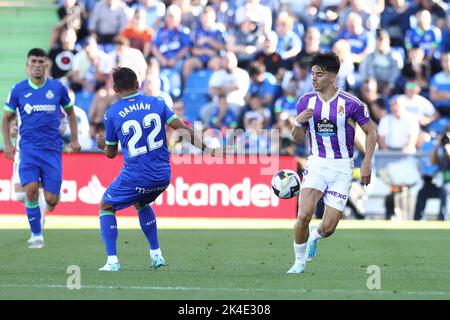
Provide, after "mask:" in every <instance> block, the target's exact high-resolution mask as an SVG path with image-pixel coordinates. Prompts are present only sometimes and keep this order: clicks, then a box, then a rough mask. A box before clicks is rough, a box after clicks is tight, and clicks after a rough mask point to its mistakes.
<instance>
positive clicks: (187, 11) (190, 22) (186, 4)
mask: <svg viewBox="0 0 450 320" xmlns="http://www.w3.org/2000/svg"><path fill="white" fill-rule="evenodd" d="M171 5H176V6H178V7H180V9H181V25H183V26H184V27H186V28H188V29H189V30H190V31H193V30H195V29H197V28H198V26H199V21H198V20H199V19H198V12H199V10H198V9H195V8H194V6H193V5H192V3H191V0H172V1H171Z"/></svg>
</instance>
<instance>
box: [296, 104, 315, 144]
mask: <svg viewBox="0 0 450 320" xmlns="http://www.w3.org/2000/svg"><path fill="white" fill-rule="evenodd" d="M313 115H314V109H306V110H304V111H302V112H300V114H299V115H298V116H297V117H296V118H295V123H294V127H293V128H292V132H291V133H292V137H293V138H294V140H295V141H296V142H297V143H300V142H301V141H302V140H303V138H304V137H305V134H306V127H305V125H306V123H307V122H308V121H309V119H311V117H312V116H313ZM300 125H301V126H300Z"/></svg>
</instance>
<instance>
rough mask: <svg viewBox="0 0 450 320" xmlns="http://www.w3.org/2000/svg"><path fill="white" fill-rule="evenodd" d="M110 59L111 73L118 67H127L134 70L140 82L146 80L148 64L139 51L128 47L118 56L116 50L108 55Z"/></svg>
mask: <svg viewBox="0 0 450 320" xmlns="http://www.w3.org/2000/svg"><path fill="white" fill-rule="evenodd" d="M108 59H109V68H110V69H109V70H110V71H109V72H111V71H112V70H113V69H114V68H116V67H121V68H123V67H126V68H130V69H131V70H133V71H134V72H135V73H136V75H137V77H138V82H139V83H142V81H143V80H144V79H145V74H146V71H147V62H146V61H145V58H144V55H143V54H142V52H141V51H139V50H138V49H134V48H130V47H126V48H123V52H122V54H118V52H117V51H116V50H114V51H112V52H110V53H108Z"/></svg>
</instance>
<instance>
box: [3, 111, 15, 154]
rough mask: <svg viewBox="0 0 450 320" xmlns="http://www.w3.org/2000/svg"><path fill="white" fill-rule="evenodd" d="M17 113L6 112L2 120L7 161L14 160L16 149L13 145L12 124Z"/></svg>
mask: <svg viewBox="0 0 450 320" xmlns="http://www.w3.org/2000/svg"><path fill="white" fill-rule="evenodd" d="M14 117H15V113H13V112H9V111H6V110H4V111H3V118H2V133H3V144H4V153H3V155H4V157H5V158H7V159H14V153H15V151H16V148H14V146H13V144H12V143H11V130H10V123H11V121H12V120H13V119H14Z"/></svg>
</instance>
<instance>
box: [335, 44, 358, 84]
mask: <svg viewBox="0 0 450 320" xmlns="http://www.w3.org/2000/svg"><path fill="white" fill-rule="evenodd" d="M332 51H333V52H334V53H335V54H336V55H337V56H338V57H339V60H340V61H341V67H340V68H339V73H338V75H337V85H338V87H339V88H341V89H344V90H346V88H347V87H349V86H350V87H354V86H355V85H356V79H355V74H354V70H355V65H354V64H353V60H352V49H351V46H350V42H348V40H343V39H342V40H338V41H336V42H335V43H334V44H333V48H332Z"/></svg>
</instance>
